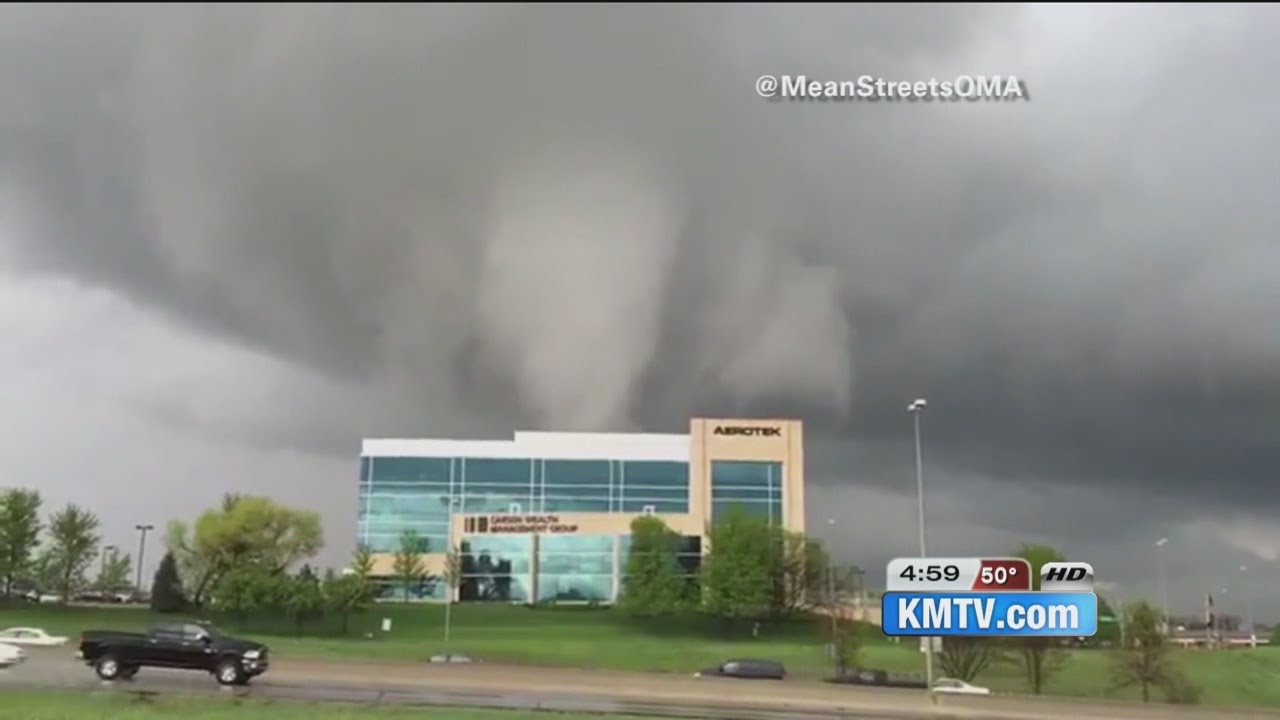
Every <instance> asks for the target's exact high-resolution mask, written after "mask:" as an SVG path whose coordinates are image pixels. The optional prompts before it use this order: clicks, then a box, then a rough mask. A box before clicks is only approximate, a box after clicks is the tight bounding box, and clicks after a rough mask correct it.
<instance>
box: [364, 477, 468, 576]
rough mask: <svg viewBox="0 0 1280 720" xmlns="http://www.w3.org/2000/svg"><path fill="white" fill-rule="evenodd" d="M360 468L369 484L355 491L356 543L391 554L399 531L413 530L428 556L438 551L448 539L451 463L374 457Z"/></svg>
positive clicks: (399, 533)
mask: <svg viewBox="0 0 1280 720" xmlns="http://www.w3.org/2000/svg"><path fill="white" fill-rule="evenodd" d="M362 465H363V467H364V470H365V473H366V475H367V477H368V478H370V482H368V483H362V484H361V488H360V519H361V522H360V523H359V532H360V538H361V541H362V542H365V543H367V544H368V545H369V547H370V549H371V550H373V551H374V552H388V553H389V552H396V551H397V550H399V549H400V538H401V535H402V534H403V533H404V531H405V530H413V531H414V532H416V533H418V534H419V535H420V536H422V537H423V539H424V540H425V541H426V543H427V547H428V551H429V552H443V550H444V548H446V547H447V545H448V535H449V516H450V497H449V477H450V472H451V465H450V460H449V459H448V458H416V457H374V458H365V459H364V462H363V463H362ZM421 591H422V590H421V588H419V589H418V590H416V591H415V592H421ZM432 592H434V591H432Z"/></svg>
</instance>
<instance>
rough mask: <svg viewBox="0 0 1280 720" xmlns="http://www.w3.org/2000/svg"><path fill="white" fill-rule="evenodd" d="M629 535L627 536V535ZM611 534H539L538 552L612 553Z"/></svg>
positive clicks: (612, 538) (612, 540)
mask: <svg viewBox="0 0 1280 720" xmlns="http://www.w3.org/2000/svg"><path fill="white" fill-rule="evenodd" d="M627 537H629V536H627ZM613 542H614V536H612V535H541V536H539V537H538V552H540V553H556V552H596V553H600V552H607V553H609V554H613Z"/></svg>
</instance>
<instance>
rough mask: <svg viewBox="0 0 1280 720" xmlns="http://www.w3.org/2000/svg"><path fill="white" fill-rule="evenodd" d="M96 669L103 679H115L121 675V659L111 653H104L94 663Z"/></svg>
mask: <svg viewBox="0 0 1280 720" xmlns="http://www.w3.org/2000/svg"><path fill="white" fill-rule="evenodd" d="M93 669H94V670H96V671H97V672H98V677H100V678H102V679H103V680H115V679H116V678H118V677H120V671H121V669H122V668H121V667H120V661H118V660H116V659H115V658H114V657H112V656H110V655H103V656H102V657H100V658H98V662H97V663H96V664H95V665H94V668H93Z"/></svg>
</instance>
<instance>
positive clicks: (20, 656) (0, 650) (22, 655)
mask: <svg viewBox="0 0 1280 720" xmlns="http://www.w3.org/2000/svg"><path fill="white" fill-rule="evenodd" d="M26 659H27V653H26V652H25V651H23V649H22V648H20V647H18V646H17V645H6V644H4V643H0V669H3V668H8V667H13V666H14V665H17V664H18V663H21V662H23V661H25V660H26Z"/></svg>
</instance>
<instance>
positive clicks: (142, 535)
mask: <svg viewBox="0 0 1280 720" xmlns="http://www.w3.org/2000/svg"><path fill="white" fill-rule="evenodd" d="M133 529H134V530H137V531H138V570H137V579H136V580H135V581H134V583H133V588H134V591H135V592H139V593H141V592H142V562H143V561H144V560H145V559H146V553H147V533H149V532H151V531H152V530H155V529H156V526H155V525H134V526H133Z"/></svg>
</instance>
